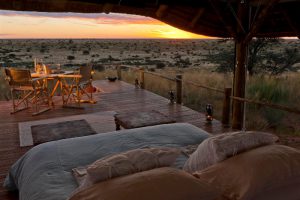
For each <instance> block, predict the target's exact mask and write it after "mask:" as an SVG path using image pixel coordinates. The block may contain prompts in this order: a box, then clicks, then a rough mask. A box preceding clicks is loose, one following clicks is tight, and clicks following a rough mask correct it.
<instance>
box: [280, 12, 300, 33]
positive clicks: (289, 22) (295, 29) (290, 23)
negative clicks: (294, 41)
mask: <svg viewBox="0 0 300 200" xmlns="http://www.w3.org/2000/svg"><path fill="white" fill-rule="evenodd" d="M283 15H284V18H285V20H286V21H287V23H288V24H289V26H290V27H291V28H292V29H293V31H295V33H296V34H297V35H298V37H299V36H300V30H299V29H297V28H296V26H295V25H294V24H293V22H292V20H291V19H290V17H289V15H288V14H287V13H286V12H283Z"/></svg>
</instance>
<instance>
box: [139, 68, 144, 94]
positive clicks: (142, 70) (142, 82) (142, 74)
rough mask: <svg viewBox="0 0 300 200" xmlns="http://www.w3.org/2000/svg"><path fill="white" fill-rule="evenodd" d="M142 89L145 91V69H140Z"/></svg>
mask: <svg viewBox="0 0 300 200" xmlns="http://www.w3.org/2000/svg"><path fill="white" fill-rule="evenodd" d="M140 87H141V89H145V70H144V68H141V69H140Z"/></svg>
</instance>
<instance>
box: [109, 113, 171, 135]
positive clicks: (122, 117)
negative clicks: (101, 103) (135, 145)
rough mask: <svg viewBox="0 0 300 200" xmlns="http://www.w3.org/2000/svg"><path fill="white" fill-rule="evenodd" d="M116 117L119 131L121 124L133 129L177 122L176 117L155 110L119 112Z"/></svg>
mask: <svg viewBox="0 0 300 200" xmlns="http://www.w3.org/2000/svg"><path fill="white" fill-rule="evenodd" d="M114 117H115V123H116V130H117V131H118V130H120V129H121V126H122V127H123V128H125V129H132V128H139V127H145V126H154V125H159V124H170V123H175V122H176V121H175V120H174V119H172V118H170V117H168V116H166V115H164V114H162V113H160V112H158V111H155V110H152V111H149V112H137V113H121V114H120V113H118V114H115V116H114Z"/></svg>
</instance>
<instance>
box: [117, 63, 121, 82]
mask: <svg viewBox="0 0 300 200" xmlns="http://www.w3.org/2000/svg"><path fill="white" fill-rule="evenodd" d="M117 77H118V80H119V81H120V80H122V67H121V66H120V65H118V66H117Z"/></svg>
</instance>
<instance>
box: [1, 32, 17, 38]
mask: <svg viewBox="0 0 300 200" xmlns="http://www.w3.org/2000/svg"><path fill="white" fill-rule="evenodd" d="M13 36H15V35H14V34H9V33H0V38H5V37H13Z"/></svg>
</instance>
